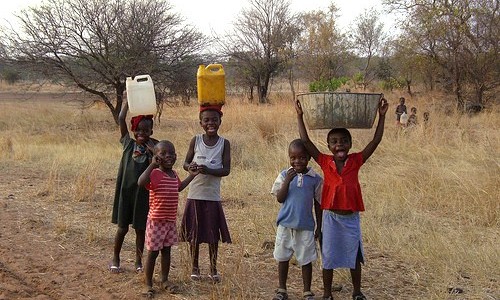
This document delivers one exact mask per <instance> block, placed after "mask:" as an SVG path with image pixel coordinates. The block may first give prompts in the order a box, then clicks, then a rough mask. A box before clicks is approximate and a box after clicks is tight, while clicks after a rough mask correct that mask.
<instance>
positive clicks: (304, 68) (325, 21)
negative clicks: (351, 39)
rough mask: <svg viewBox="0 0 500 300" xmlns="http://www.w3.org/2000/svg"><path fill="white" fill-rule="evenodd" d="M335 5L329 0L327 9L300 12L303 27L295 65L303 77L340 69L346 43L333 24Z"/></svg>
mask: <svg viewBox="0 0 500 300" xmlns="http://www.w3.org/2000/svg"><path fill="white" fill-rule="evenodd" d="M337 18H338V8H337V7H336V6H335V5H334V4H333V3H332V4H330V6H329V8H328V11H326V12H325V11H323V10H317V11H311V12H307V13H304V14H302V16H301V20H302V26H303V28H304V30H303V31H302V34H301V36H300V42H299V43H298V44H299V45H300V48H299V55H300V59H299V68H300V71H301V74H302V76H304V77H305V78H306V79H307V80H311V81H320V80H322V79H327V78H332V77H335V76H340V75H341V74H342V71H344V70H343V69H344V67H345V66H344V62H345V61H346V57H347V54H348V53H347V50H348V43H347V40H346V37H345V35H344V34H342V33H341V32H340V30H339V29H338V27H337V23H336V20H337Z"/></svg>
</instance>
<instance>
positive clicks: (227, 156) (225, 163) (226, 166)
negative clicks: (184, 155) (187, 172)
mask: <svg viewBox="0 0 500 300" xmlns="http://www.w3.org/2000/svg"><path fill="white" fill-rule="evenodd" d="M198 170H199V171H200V173H201V174H207V175H212V176H217V177H224V176H227V175H229V173H231V145H230V144H229V141H228V140H226V139H224V151H223V152H222V168H221V169H211V168H209V167H207V166H206V165H198Z"/></svg>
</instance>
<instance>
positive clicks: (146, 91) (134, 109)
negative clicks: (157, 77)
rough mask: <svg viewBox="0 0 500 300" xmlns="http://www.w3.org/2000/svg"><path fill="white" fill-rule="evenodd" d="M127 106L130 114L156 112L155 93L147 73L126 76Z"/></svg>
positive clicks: (150, 113) (152, 113)
mask: <svg viewBox="0 0 500 300" xmlns="http://www.w3.org/2000/svg"><path fill="white" fill-rule="evenodd" d="M125 87H126V89H127V101H128V108H129V110H130V114H131V116H132V117H133V116H137V115H154V114H156V95H155V88H154V85H153V80H152V79H151V76H149V75H137V76H135V77H134V78H133V79H132V77H127V80H126V81H125Z"/></svg>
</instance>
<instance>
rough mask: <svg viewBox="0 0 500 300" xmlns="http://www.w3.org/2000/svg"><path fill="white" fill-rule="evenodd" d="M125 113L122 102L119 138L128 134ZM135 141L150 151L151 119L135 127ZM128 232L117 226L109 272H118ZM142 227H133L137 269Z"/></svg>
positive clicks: (126, 105)
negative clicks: (111, 266) (111, 267)
mask: <svg viewBox="0 0 500 300" xmlns="http://www.w3.org/2000/svg"><path fill="white" fill-rule="evenodd" d="M127 113H128V103H127V102H124V103H123V105H122V109H121V110H120V114H119V115H118V121H119V124H120V133H121V136H120V137H121V138H123V137H124V136H125V135H128V134H129V131H128V127H127V121H126V119H127ZM133 134H134V138H135V141H136V143H138V144H141V145H146V146H147V148H148V149H149V151H152V149H153V147H154V141H153V140H152V139H150V136H151V135H152V134H153V128H152V123H151V121H147V120H142V121H141V122H140V123H139V124H138V126H137V129H136V130H135V131H134V132H133ZM127 233H128V226H127V227H118V229H117V231H116V235H115V243H114V247H113V261H112V265H113V266H115V267H117V268H113V269H111V272H113V273H118V272H120V269H119V267H120V252H121V249H122V246H123V241H124V240H125V236H126V235H127ZM145 233H146V231H145V230H144V229H135V246H136V251H135V268H136V270H137V271H140V270H142V253H143V252H144V240H145Z"/></svg>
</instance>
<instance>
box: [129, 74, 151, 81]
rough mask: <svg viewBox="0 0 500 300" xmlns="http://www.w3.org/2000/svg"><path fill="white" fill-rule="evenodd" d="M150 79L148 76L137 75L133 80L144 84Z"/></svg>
mask: <svg viewBox="0 0 500 300" xmlns="http://www.w3.org/2000/svg"><path fill="white" fill-rule="evenodd" d="M150 79H151V77H150V76H149V75H137V76H135V77H134V78H133V80H135V81H136V82H145V81H148V80H150Z"/></svg>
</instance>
